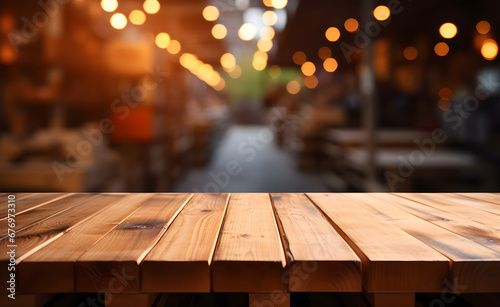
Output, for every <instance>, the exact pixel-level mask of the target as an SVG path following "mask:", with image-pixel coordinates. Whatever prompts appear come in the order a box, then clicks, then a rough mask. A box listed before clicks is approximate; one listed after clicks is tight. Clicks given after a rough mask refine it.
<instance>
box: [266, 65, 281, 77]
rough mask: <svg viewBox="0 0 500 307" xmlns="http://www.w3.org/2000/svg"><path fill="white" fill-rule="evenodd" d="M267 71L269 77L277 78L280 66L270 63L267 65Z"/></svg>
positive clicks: (279, 73) (279, 74)
mask: <svg viewBox="0 0 500 307" xmlns="http://www.w3.org/2000/svg"><path fill="white" fill-rule="evenodd" d="M268 73H269V76H271V78H273V79H277V78H279V76H281V68H280V67H279V66H278V65H271V66H269V70H268Z"/></svg>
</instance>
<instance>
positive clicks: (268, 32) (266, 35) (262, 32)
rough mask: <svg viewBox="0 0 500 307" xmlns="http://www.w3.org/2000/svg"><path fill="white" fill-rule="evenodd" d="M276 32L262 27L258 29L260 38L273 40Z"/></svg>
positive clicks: (270, 28)
mask: <svg viewBox="0 0 500 307" xmlns="http://www.w3.org/2000/svg"><path fill="white" fill-rule="evenodd" d="M275 34H276V32H275V31H274V29H273V27H263V28H262V29H260V36H261V37H262V38H267V39H273V38H274V35H275Z"/></svg>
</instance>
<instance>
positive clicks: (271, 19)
mask: <svg viewBox="0 0 500 307" xmlns="http://www.w3.org/2000/svg"><path fill="white" fill-rule="evenodd" d="M262 22H263V23H264V24H265V25H266V26H274V25H275V24H276V22H278V15H277V14H276V13H275V12H274V11H266V12H264V14H262Z"/></svg>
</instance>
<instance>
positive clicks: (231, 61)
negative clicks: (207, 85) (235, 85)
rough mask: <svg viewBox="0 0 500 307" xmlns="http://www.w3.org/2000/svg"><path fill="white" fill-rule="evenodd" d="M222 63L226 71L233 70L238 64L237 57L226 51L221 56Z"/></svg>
mask: <svg viewBox="0 0 500 307" xmlns="http://www.w3.org/2000/svg"><path fill="white" fill-rule="evenodd" d="M220 64H221V65H222V68H224V70H226V71H230V70H233V69H234V67H235V66H236V58H235V57H234V55H232V54H231V53H224V54H223V55H222V56H221V57H220Z"/></svg>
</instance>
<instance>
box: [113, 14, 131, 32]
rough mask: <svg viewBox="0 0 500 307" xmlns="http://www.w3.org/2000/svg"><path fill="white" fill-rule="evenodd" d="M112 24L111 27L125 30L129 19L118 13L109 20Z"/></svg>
mask: <svg viewBox="0 0 500 307" xmlns="http://www.w3.org/2000/svg"><path fill="white" fill-rule="evenodd" d="M109 22H110V23H111V26H113V28H115V29H118V30H120V29H123V28H125V26H126V25H127V17H125V15H123V14H120V13H116V14H114V15H113V16H111V19H110V20H109Z"/></svg>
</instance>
